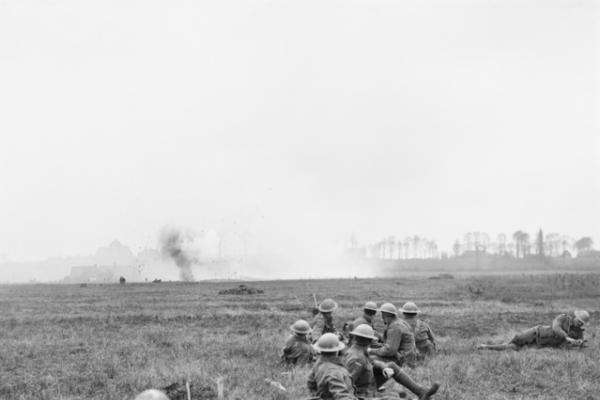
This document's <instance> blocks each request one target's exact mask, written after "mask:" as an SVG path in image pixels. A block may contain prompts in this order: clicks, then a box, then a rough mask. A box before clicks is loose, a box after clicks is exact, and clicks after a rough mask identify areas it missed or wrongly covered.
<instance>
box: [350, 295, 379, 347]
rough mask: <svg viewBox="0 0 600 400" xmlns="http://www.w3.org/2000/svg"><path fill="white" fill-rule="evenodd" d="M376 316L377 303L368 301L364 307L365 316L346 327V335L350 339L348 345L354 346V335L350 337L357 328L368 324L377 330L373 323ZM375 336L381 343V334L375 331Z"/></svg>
mask: <svg viewBox="0 0 600 400" xmlns="http://www.w3.org/2000/svg"><path fill="white" fill-rule="evenodd" d="M375 314H377V303H375V302H373V301H367V302H366V303H365V305H364V306H363V315H361V316H360V317H358V318H356V319H355V320H354V321H352V322H350V323H348V324H345V325H344V335H345V336H346V337H348V339H349V340H348V345H351V344H352V335H350V332H351V331H352V330H353V329H354V328H356V327H357V326H359V325H362V324H367V325H369V326H370V327H371V328H373V329H375V325H374V321H373V320H374V319H375ZM375 336H377V340H378V341H381V339H382V336H381V334H380V333H379V332H377V331H375Z"/></svg>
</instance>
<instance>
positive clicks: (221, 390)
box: [214, 376, 225, 400]
mask: <svg viewBox="0 0 600 400" xmlns="http://www.w3.org/2000/svg"><path fill="white" fill-rule="evenodd" d="M223 379H224V378H223V377H222V376H219V377H218V378H217V379H215V380H214V381H215V383H216V384H217V398H218V399H219V400H222V399H224V398H225V390H224V389H225V388H224V385H223Z"/></svg>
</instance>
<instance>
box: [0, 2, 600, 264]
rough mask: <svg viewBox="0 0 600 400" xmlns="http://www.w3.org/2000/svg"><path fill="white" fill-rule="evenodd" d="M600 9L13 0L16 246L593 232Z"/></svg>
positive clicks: (11, 135)
mask: <svg viewBox="0 0 600 400" xmlns="http://www.w3.org/2000/svg"><path fill="white" fill-rule="evenodd" d="M597 4H598V3H596V2H594V1H551V0H540V1H530V0H525V1H523V0H520V1H506V0H503V1H483V0H480V1H451V2H448V1H441V0H440V1H377V0H364V1H356V0H355V1H352V0H344V1H330V0H317V1H307V0H302V1H294V2H292V1H256V0H249V1H222V0H220V1H153V0H144V1H122V0H119V1H74V0H69V1H67V0H65V1H58V0H56V1H54V0H50V1H26V0H4V1H1V2H0V254H1V253H5V254H6V255H7V256H8V257H9V258H10V259H14V260H25V259H37V258H44V257H49V256H58V255H70V254H87V253H91V252H93V251H94V250H95V249H96V248H97V247H98V246H100V245H104V244H106V243H108V242H109V241H110V240H112V239H113V238H119V239H120V240H121V241H123V242H124V243H126V244H128V245H130V246H132V248H133V249H134V250H135V249H137V248H139V247H140V246H146V245H154V241H155V238H156V235H157V232H158V230H159V229H160V228H161V227H162V226H163V225H164V224H167V223H174V224H179V225H184V226H191V227H195V228H197V229H202V228H218V229H225V227H226V229H229V230H247V231H249V232H252V234H255V235H261V237H270V238H277V239H278V240H279V241H280V242H288V243H289V242H297V243H312V242H316V241H327V240H330V239H339V238H342V237H345V236H347V235H348V234H349V233H351V232H357V233H358V234H359V239H361V240H363V241H366V240H375V239H378V238H380V237H383V236H388V235H396V236H399V237H404V236H406V235H414V234H419V235H424V236H427V237H432V238H435V239H437V240H438V241H439V242H440V244H441V245H442V246H443V247H446V248H450V246H451V243H452V242H453V240H454V239H455V238H456V237H459V236H462V234H463V233H465V232H466V231H469V230H481V231H486V232H490V233H491V234H493V235H495V234H496V233H498V232H506V233H507V234H510V233H512V232H514V231H515V230H517V229H524V230H528V231H529V232H533V231H534V230H536V229H537V228H538V227H542V228H543V229H544V230H545V231H547V232H561V233H566V234H570V235H573V236H576V237H577V236H581V235H592V236H593V237H594V238H595V239H596V241H597V242H598V241H599V240H600V213H599V211H600V210H599V208H598V204H600V175H599V173H600V136H599V126H600V125H599V123H598V122H599V121H598V116H599V113H598V92H599V86H598V81H599V80H598V71H599V70H600V69H599V68H598V67H599V66H598V61H597V56H598V43H599V38H598V30H597V29H598V8H597ZM595 29H596V31H595ZM234 221H235V224H234ZM240 227H241V228H240Z"/></svg>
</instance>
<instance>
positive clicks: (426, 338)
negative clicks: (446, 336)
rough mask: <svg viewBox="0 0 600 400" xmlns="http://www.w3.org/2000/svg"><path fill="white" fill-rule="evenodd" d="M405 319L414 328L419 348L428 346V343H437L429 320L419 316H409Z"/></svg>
mask: <svg viewBox="0 0 600 400" xmlns="http://www.w3.org/2000/svg"><path fill="white" fill-rule="evenodd" d="M405 321H406V323H408V324H409V325H410V327H411V328H412V331H413V334H414V336H415V344H416V346H417V349H419V350H420V348H421V347H427V346H428V343H431V344H432V345H433V344H434V343H435V337H434V336H433V332H432V331H431V328H430V327H429V324H427V322H425V321H423V320H420V319H418V318H407V319H405Z"/></svg>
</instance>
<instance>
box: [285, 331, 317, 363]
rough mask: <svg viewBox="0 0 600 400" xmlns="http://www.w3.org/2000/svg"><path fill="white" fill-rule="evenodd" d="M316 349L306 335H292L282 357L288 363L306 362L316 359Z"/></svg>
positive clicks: (287, 341)
mask: <svg viewBox="0 0 600 400" xmlns="http://www.w3.org/2000/svg"><path fill="white" fill-rule="evenodd" d="M314 357H315V351H314V349H313V347H312V345H311V344H310V341H309V340H308V338H306V337H301V336H298V335H291V336H290V337H289V338H288V339H287V340H286V342H285V346H284V347H283V354H282V355H281V359H282V361H283V362H285V363H288V364H294V365H295V364H306V363H310V362H312V361H313V360H314Z"/></svg>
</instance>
